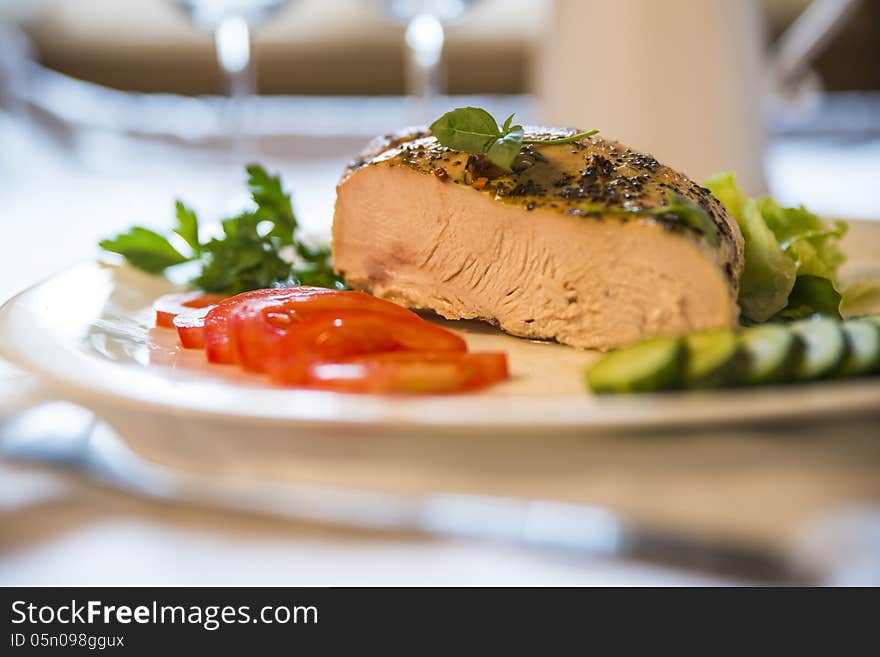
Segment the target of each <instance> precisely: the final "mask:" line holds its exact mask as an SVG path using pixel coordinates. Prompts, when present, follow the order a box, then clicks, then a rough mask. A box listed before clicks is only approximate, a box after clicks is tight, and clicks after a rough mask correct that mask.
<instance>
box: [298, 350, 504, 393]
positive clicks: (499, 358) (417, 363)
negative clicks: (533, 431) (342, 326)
mask: <svg viewBox="0 0 880 657" xmlns="http://www.w3.org/2000/svg"><path fill="white" fill-rule="evenodd" d="M508 377H509V375H508V370H507V357H506V355H505V354H503V353H475V354H467V353H450V352H418V351H394V352H387V353H378V354H372V355H368V356H357V357H353V358H348V359H345V360H339V361H335V362H316V363H312V364H311V365H310V366H309V369H308V383H309V384H310V385H311V386H312V387H316V388H321V389H324V390H336V391H340V392H362V393H377V394H378V393H400V394H444V393H452V392H461V391H465V390H476V389H479V388H483V387H485V386H487V385H490V384H492V383H497V382H499V381H504V380H506V379H507V378H508Z"/></svg>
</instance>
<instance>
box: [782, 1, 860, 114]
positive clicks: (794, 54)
mask: <svg viewBox="0 0 880 657" xmlns="http://www.w3.org/2000/svg"><path fill="white" fill-rule="evenodd" d="M861 4H862V0H813V1H812V2H810V3H809V4H808V5H807V8H806V9H805V10H804V11H803V12H802V13H801V14H800V15H799V16H798V17H797V19H796V20H795V21H794V22H793V23H792V24H791V25H790V26H789V27H788V29H786V30H785V32H784V33H783V34H782V36H780V37H779V39H778V41H777V42H776V43H775V44H773V49H772V52H771V54H770V72H771V75H772V77H773V80H772V83H773V84H772V92H773V94H774V98H773V100H774V101H777V102H781V103H784V104H785V105H786V107H787V108H789V109H796V108H798V107H804V106H807V107H810V106H813V105H815V102H816V98H817V96H818V94H819V93H820V92H821V91H822V90H823V85H822V81H821V80H820V79H819V76H818V75H817V74H816V72H815V71H814V70H813V69H812V64H813V62H814V61H815V60H816V58H817V57H819V55H821V54H822V52H823V51H824V50H825V49H826V48H827V47H828V46H829V45H830V44H831V42H832V41H834V39H835V38H836V37H837V36H838V34H840V32H841V30H842V29H843V28H844V27H845V26H846V23H847V22H848V21H849V19H850V18H852V16H853V14H854V13H855V12H856V10H857V9H858V8H859V6H860V5H861Z"/></svg>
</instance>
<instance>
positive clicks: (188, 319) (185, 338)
mask: <svg viewBox="0 0 880 657" xmlns="http://www.w3.org/2000/svg"><path fill="white" fill-rule="evenodd" d="M213 307H214V306H205V307H204V308H197V309H195V310H190V311H188V312H185V313H180V314H179V315H175V317H174V328H176V329H177V337H178V338H180V345H181V346H182V347H183V348H184V349H204V348H205V316H206V315H207V314H208V313H209V312H210V311H211V309H212V308H213Z"/></svg>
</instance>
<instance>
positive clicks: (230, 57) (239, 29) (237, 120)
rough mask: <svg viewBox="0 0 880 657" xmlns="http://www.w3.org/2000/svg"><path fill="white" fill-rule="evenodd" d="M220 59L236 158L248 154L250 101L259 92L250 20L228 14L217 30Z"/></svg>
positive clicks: (225, 118) (226, 121)
mask: <svg viewBox="0 0 880 657" xmlns="http://www.w3.org/2000/svg"><path fill="white" fill-rule="evenodd" d="M214 48H215V51H216V54H217V61H218V63H219V64H220V68H222V69H223V73H224V74H225V76H226V81H227V85H228V92H229V98H228V101H227V103H226V108H225V111H224V112H223V123H224V126H223V127H224V129H225V132H226V134H227V135H228V136H229V139H230V141H231V145H232V156H233V157H234V158H235V159H236V160H241V159H243V158H244V157H245V155H246V153H245V144H244V137H245V134H246V130H245V128H246V120H247V112H246V110H247V101H248V99H249V98H250V97H252V96H253V95H254V94H255V93H256V90H257V89H256V75H255V73H256V72H255V66H254V60H253V56H252V52H253V40H252V37H251V30H250V27H249V26H248V23H247V21H246V20H245V19H244V18H242V17H241V16H236V15H230V16H227V17H225V18H224V19H223V20H222V21H220V24H219V25H218V26H217V29H216V30H214Z"/></svg>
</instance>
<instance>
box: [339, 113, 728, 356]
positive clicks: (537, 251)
mask: <svg viewBox="0 0 880 657" xmlns="http://www.w3.org/2000/svg"><path fill="white" fill-rule="evenodd" d="M526 132H527V137H529V138H549V137H559V136H564V135H569V134H573V133H572V132H571V131H569V130H563V129H551V128H533V127H529V128H527V129H526ZM513 169H514V170H513V172H505V171H502V170H499V169H498V168H497V167H494V166H493V165H491V164H489V163H487V162H486V161H484V160H483V159H482V158H480V157H476V156H472V155H467V154H463V153H460V152H458V151H453V150H449V149H447V148H444V147H442V146H440V144H439V143H438V142H437V140H436V139H435V138H433V137H432V136H430V133H429V132H426V131H414V132H410V133H408V134H401V135H396V136H388V137H384V138H381V139H379V140H376V141H374V142H373V143H372V144H371V145H370V146H369V147H368V148H367V151H366V152H365V153H364V154H363V155H362V156H361V158H360V159H359V160H357V161H356V162H354V163H353V164H352V165H350V166H349V168H348V169H347V171H346V172H345V174H344V176H343V178H342V181H341V182H340V183H339V186H338V188H337V199H336V212H335V217H334V221H333V256H334V262H335V266H336V269H337V271H338V272H339V273H341V274H342V275H343V276H344V278H345V281H346V282H347V283H348V284H349V285H350V286H351V287H353V288H356V289H361V290H366V291H368V292H370V293H372V294H374V295H376V296H379V297H382V298H384V299H389V300H391V301H395V302H397V303H399V304H402V305H404V306H407V307H410V308H416V309H429V310H433V311H435V312H437V313H439V314H440V315H442V316H443V317H446V318H449V319H475V318H476V319H483V320H486V321H489V322H492V323H494V324H496V325H498V326H499V327H500V328H501V329H502V330H504V331H506V332H508V333H511V334H513V335H518V336H522V337H527V338H541V339H550V340H557V341H558V342H561V343H564V344H568V345H572V346H575V347H582V348H596V349H609V348H612V347H617V346H621V345H625V344H628V343H631V342H634V341H636V340H639V339H641V338H646V337H650V336H655V335H670V334H671V335H679V334H684V333H687V332H689V331H692V330H695V329H704V328H714V327H728V326H731V325H733V324H734V323H735V322H736V320H737V318H738V314H739V311H738V307H737V305H736V294H737V286H738V281H739V276H740V273H741V270H742V235H741V234H740V231H739V228H738V226H737V225H736V222H735V221H734V220H733V219H731V217H730V216H729V215H728V214H727V213H726V212H725V210H724V208H723V207H722V206H721V204H720V203H719V202H718V201H717V200H716V199H715V198H714V197H712V195H711V194H710V193H709V191H708V190H706V189H703V188H701V187H699V186H698V185H696V184H695V183H693V182H692V181H691V180H689V179H688V178H687V177H685V176H684V175H682V174H680V173H678V172H676V171H673V170H672V169H670V168H669V167H666V166H664V165H662V164H659V163H658V162H657V161H656V160H655V159H654V158H652V157H650V156H647V155H643V154H641V153H638V152H636V151H633V150H632V149H630V148H627V147H626V146H624V145H622V144H619V143H616V142H611V141H605V140H603V139H599V138H595V137H594V138H588V139H583V140H581V141H578V142H575V143H571V144H566V145H553V146H542V147H539V148H533V147H527V148H525V149H524V150H523V151H522V153H521V154H520V156H519V158H518V159H517V161H516V163H515V164H514V167H513ZM673 192H676V193H678V194H680V195H681V196H684V197H685V198H688V199H690V200H692V201H693V202H695V203H697V204H698V205H699V206H701V207H702V208H703V209H704V210H705V212H706V214H707V215H708V216H709V218H710V219H711V220H712V221H713V222H714V224H715V226H716V228H717V235H718V238H719V239H718V243H717V245H716V246H712V245H711V244H710V243H709V241H707V239H706V237H705V236H704V235H703V234H701V233H700V232H699V231H698V230H696V229H694V228H692V227H690V226H689V225H688V224H686V223H685V222H683V221H681V220H679V219H678V218H677V217H674V216H664V217H659V218H655V217H649V216H641V215H632V214H629V215H627V214H621V213H619V212H618V213H612V212H598V211H596V208H597V207H604V208H608V207H618V208H620V207H624V208H629V209H638V208H657V207H660V206H663V205H664V204H666V202H667V200H668V199H669V196H670V194H671V193H673Z"/></svg>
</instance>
